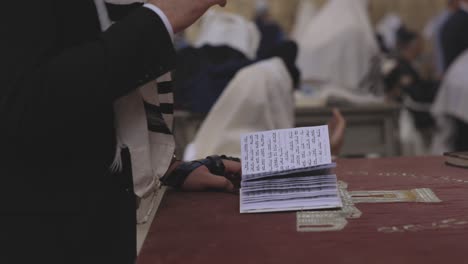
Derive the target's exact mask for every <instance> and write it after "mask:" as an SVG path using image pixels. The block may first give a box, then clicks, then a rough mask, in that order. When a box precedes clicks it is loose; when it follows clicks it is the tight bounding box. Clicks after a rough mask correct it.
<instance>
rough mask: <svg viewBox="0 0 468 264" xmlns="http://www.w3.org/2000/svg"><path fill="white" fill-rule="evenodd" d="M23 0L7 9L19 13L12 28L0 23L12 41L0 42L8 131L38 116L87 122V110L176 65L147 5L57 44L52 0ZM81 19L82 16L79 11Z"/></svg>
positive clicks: (0, 96) (1, 105)
mask: <svg viewBox="0 0 468 264" xmlns="http://www.w3.org/2000/svg"><path fill="white" fill-rule="evenodd" d="M12 2H17V1H12ZM26 2H30V6H29V7H28V8H27V9H25V8H24V7H23V11H21V10H15V8H13V10H10V11H11V12H12V13H14V16H16V17H13V18H14V21H18V22H16V23H17V25H16V26H14V27H15V30H8V27H12V25H11V24H9V25H8V24H7V25H2V26H1V27H2V29H3V28H7V30H5V31H6V32H7V33H10V34H7V36H5V35H4V36H5V38H6V39H7V43H8V42H9V43H12V44H11V46H7V47H4V48H2V50H3V52H5V51H7V52H10V53H12V54H6V55H5V57H4V58H6V59H5V60H4V61H3V62H2V63H1V64H2V65H1V68H2V70H3V69H5V71H3V73H2V74H4V76H3V77H2V79H3V80H1V81H2V84H3V85H4V87H3V88H1V91H0V92H1V93H0V109H1V112H2V116H3V117H5V119H3V120H5V121H6V120H9V121H11V122H7V124H8V127H9V129H10V131H11V132H13V133H16V132H17V131H18V130H19V129H22V130H25V129H28V126H29V124H31V125H33V124H34V125H37V122H35V120H34V119H35V118H37V116H41V118H44V119H51V120H54V119H55V120H57V119H61V122H63V123H64V125H67V120H68V121H70V122H76V121H77V120H80V122H81V121H83V122H86V115H90V114H93V112H94V111H95V110H96V109H98V108H100V107H102V105H106V104H111V103H112V102H113V101H114V100H115V99H117V98H119V97H121V96H122V95H125V94H126V93H127V92H129V91H130V90H132V89H136V88H137V87H138V86H140V85H141V84H144V83H146V82H148V81H150V80H153V79H156V78H157V77H158V76H160V75H162V74H164V73H165V72H168V71H170V70H172V69H173V68H174V66H175V50H174V48H173V44H172V40H171V38H170V36H169V33H168V32H167V29H166V27H165V26H164V23H163V22H162V20H161V19H160V18H159V16H158V15H157V14H155V13H154V12H152V11H151V10H149V9H147V8H143V7H141V8H139V9H137V10H135V11H134V12H132V13H131V14H130V15H129V16H128V17H127V18H125V19H124V20H122V21H121V22H119V23H116V24H114V25H113V26H112V27H111V28H109V30H107V31H106V32H104V33H102V34H101V36H100V37H99V38H98V39H97V40H92V41H88V42H86V43H84V44H80V45H76V46H74V47H72V48H69V49H65V50H60V49H59V52H56V51H55V50H54V49H53V47H54V45H55V42H54V41H55V40H54V37H55V36H54V28H56V27H57V25H55V21H54V20H53V19H52V17H53V16H54V14H53V11H50V10H53V4H50V3H51V2H52V1H26ZM12 5H14V6H15V7H21V6H20V5H18V4H16V3H13V4H12ZM25 5H26V4H25ZM21 13H23V15H19V14H21ZM18 15H19V17H18ZM83 19H89V18H87V17H86V15H85V14H84V17H83ZM2 31H3V30H2ZM24 36H27V37H24ZM30 36H32V37H30ZM16 39H19V40H16ZM15 41H16V42H15ZM3 45H4V44H3ZM7 45H8V44H7ZM2 57H3V56H2ZM64 112H66V116H67V118H66V119H67V120H63V117H64V115H63V113H64ZM3 114H5V115H3ZM43 123H44V124H46V122H43ZM84 125H85V124H84Z"/></svg>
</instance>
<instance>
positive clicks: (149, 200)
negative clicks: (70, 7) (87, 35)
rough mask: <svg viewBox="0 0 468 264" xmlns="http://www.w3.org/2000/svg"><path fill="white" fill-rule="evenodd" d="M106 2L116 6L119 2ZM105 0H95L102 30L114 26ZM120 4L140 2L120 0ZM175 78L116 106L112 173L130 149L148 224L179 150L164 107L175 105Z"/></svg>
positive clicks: (129, 96) (164, 78)
mask: <svg viewBox="0 0 468 264" xmlns="http://www.w3.org/2000/svg"><path fill="white" fill-rule="evenodd" d="M105 2H112V3H116V0H106V1H105ZM105 2H104V0H95V4H96V8H97V11H98V14H99V20H100V22H101V28H102V30H103V31H104V30H106V29H107V28H108V27H109V26H111V25H112V21H110V19H109V16H108V13H107V9H106V7H105ZM118 2H119V3H118V4H130V3H134V2H136V1H129V0H126V1H125V0H120V1H118ZM171 85H172V83H171V75H170V73H167V74H165V75H163V76H162V77H160V78H159V79H158V80H157V81H152V82H149V83H148V84H146V85H143V86H141V87H140V88H138V89H136V90H134V91H133V92H131V93H129V94H127V95H126V96H123V97H122V98H119V99H118V100H117V101H116V102H115V103H114V111H115V118H116V120H115V126H116V135H117V142H118V145H117V148H116V158H115V161H114V163H113V164H112V165H111V168H110V169H111V170H120V169H121V167H122V160H121V157H120V152H121V149H122V148H128V149H129V152H130V156H131V157H130V158H131V163H132V174H133V184H134V190H135V194H136V195H137V196H138V197H141V198H145V199H143V200H142V201H141V204H140V208H139V210H138V212H137V214H138V216H137V219H138V222H139V223H143V222H146V221H148V218H149V216H150V215H151V212H152V209H153V208H154V202H155V199H156V197H157V196H156V193H157V190H158V188H159V187H160V181H159V179H160V178H161V177H163V176H164V174H165V173H166V171H167V170H168V168H169V166H170V163H171V161H172V157H173V154H174V151H175V141H174V137H173V136H172V127H173V115H172V112H171V111H168V110H166V111H162V110H161V109H162V108H163V107H162V106H164V108H171V107H172V106H173V103H174V101H173V94H172V87H171Z"/></svg>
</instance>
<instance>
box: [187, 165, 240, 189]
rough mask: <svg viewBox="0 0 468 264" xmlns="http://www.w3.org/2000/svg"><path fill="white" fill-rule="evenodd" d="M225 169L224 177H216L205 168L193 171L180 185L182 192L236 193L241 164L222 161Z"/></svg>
mask: <svg viewBox="0 0 468 264" xmlns="http://www.w3.org/2000/svg"><path fill="white" fill-rule="evenodd" d="M223 163H224V166H225V167H226V177H222V176H217V175H214V174H212V173H210V171H209V170H208V168H206V167H205V166H201V167H200V168H198V169H196V170H194V171H193V172H192V173H191V174H190V175H189V176H188V177H187V179H186V180H185V182H184V184H183V185H182V189H183V190H184V191H205V190H219V191H226V192H232V193H233V192H236V191H238V189H239V186H240V180H241V164H240V163H239V162H234V161H229V160H223Z"/></svg>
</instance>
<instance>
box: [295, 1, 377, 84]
mask: <svg viewBox="0 0 468 264" xmlns="http://www.w3.org/2000/svg"><path fill="white" fill-rule="evenodd" d="M367 8H368V5H367V1H366V0H330V1H328V3H327V4H326V5H325V7H324V8H323V9H322V10H321V11H320V12H319V14H318V15H317V16H316V17H315V18H314V19H312V20H311V21H310V26H309V27H308V28H307V30H306V31H305V33H304V34H303V36H301V37H300V38H298V44H299V56H298V65H299V69H300V70H301V72H302V76H303V80H305V81H312V82H316V83H319V84H323V83H332V84H333V85H335V86H338V87H341V88H343V89H349V90H352V91H356V90H364V91H365V92H367V91H366V89H367V87H364V85H363V83H364V82H365V80H366V79H367V78H369V77H370V74H371V73H372V70H373V65H374V64H376V61H375V60H376V59H377V58H378V55H379V46H378V44H377V41H376V38H375V35H374V31H373V29H372V26H371V23H370V21H369V17H368V12H367Z"/></svg>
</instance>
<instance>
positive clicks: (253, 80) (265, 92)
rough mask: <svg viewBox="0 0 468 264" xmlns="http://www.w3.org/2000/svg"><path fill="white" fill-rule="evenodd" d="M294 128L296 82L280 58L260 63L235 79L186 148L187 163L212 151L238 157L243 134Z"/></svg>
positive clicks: (245, 69)
mask: <svg viewBox="0 0 468 264" xmlns="http://www.w3.org/2000/svg"><path fill="white" fill-rule="evenodd" d="M293 126H294V100H293V81H292V79H291V77H290V75H289V73H288V70H287V68H286V66H285V65H284V63H283V61H282V60H281V59H279V58H274V59H270V60H266V61H263V62H259V63H257V64H254V65H252V66H249V67H246V68H244V69H243V70H242V71H240V72H239V73H238V74H237V75H236V77H234V79H233V80H232V81H231V83H230V84H229V85H228V87H227V88H226V89H225V91H224V92H223V94H222V95H221V97H220V98H219V100H218V101H217V103H216V104H215V105H214V106H213V109H212V110H211V112H210V114H209V115H208V116H207V118H206V119H205V121H204V122H203V124H202V126H201V128H200V130H199V131H198V133H197V135H196V137H195V140H194V141H193V143H192V144H191V145H189V147H188V148H187V150H186V154H185V157H184V159H185V160H192V159H197V158H199V157H205V156H206V153H211V152H212V151H221V152H219V153H226V154H227V155H231V156H238V157H239V156H240V142H239V139H240V135H241V134H242V133H248V132H253V131H264V130H273V129H281V128H291V127H293ZM213 153H218V152H213Z"/></svg>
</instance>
